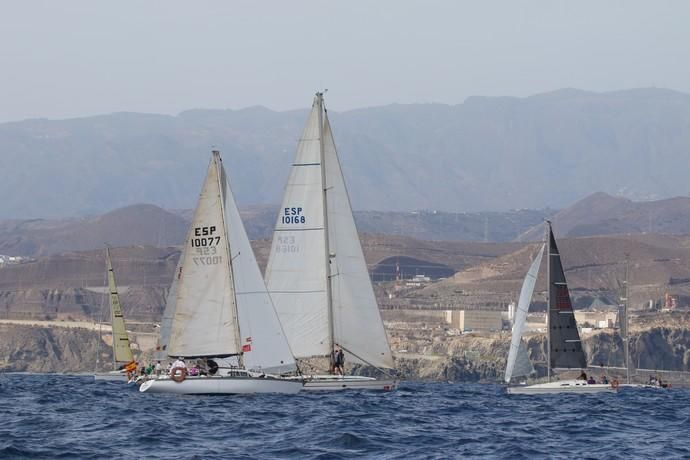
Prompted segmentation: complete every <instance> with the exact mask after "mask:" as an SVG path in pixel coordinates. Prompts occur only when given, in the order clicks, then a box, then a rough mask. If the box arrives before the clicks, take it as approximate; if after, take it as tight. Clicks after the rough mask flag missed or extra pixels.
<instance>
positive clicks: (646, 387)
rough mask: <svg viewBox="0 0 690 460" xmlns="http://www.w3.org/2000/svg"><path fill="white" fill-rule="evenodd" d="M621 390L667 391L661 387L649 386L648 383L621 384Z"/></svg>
mask: <svg viewBox="0 0 690 460" xmlns="http://www.w3.org/2000/svg"><path fill="white" fill-rule="evenodd" d="M619 388H621V389H623V388H631V389H636V390H665V389H666V388H665V387H660V386H659V385H649V384H646V383H621V384H620V385H619Z"/></svg>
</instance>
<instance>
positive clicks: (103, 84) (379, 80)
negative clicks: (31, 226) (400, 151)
mask: <svg viewBox="0 0 690 460" xmlns="http://www.w3.org/2000/svg"><path fill="white" fill-rule="evenodd" d="M646 86H658V87H666V88H671V89H676V90H680V91H684V92H690V2H688V1H684V0H682V1H680V0H679V1H630V0H625V1H600V0H597V1H569V2H560V1H553V0H545V1H509V0H506V1H503V2H492V1H484V0H482V1H472V2H469V1H468V2H465V1H456V0H447V1H445V0H444V1H440V0H439V1H430V0H424V1H422V0H420V1H402V0H368V1H358V0H348V1H327V0H320V1H300V0H277V1H260V0H255V1H227V0H223V1H199V0H196V1H189V0H186V1H171V0H164V1H148V0H147V1H141V0H140V1H122V0H119V1H110V2H106V1H94V0H86V1H81V0H79V1H77V0H74V1H70V0H65V1H55V0H47V1H32V0H21V1H9V0H8V1H3V2H2V3H0V122H2V121H10V120H19V119H24V118H33V117H48V118H65V117H75V116H84V115H92V114H97V113H107V112H113V111H139V112H158V113H171V114H174V113H177V112H179V111H182V110H186V109H191V108H242V107H247V106H252V105H264V106H267V107H269V108H272V109H277V110H284V109H292V108H303V107H307V106H308V105H309V104H310V103H311V96H312V94H313V92H314V91H315V90H316V89H318V88H329V90H330V91H329V94H328V103H329V106H330V107H331V108H332V109H334V110H345V109H351V108H357V107H366V106H374V105H383V104H389V103H393V102H399V103H412V102H443V103H450V104H456V103H460V102H462V101H463V100H464V99H465V98H466V97H468V96H472V95H487V96H501V95H511V96H527V95H531V94H534V93H539V92H545V91H551V90H554V89H558V88H563V87H575V88H581V89H586V90H594V91H606V90H616V89H626V88H632V87H646Z"/></svg>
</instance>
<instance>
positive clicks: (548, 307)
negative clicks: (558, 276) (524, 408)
mask: <svg viewBox="0 0 690 460" xmlns="http://www.w3.org/2000/svg"><path fill="white" fill-rule="evenodd" d="M545 244H546V378H547V382H550V381H551V321H550V320H549V317H550V316H551V221H550V220H547V221H546V241H545Z"/></svg>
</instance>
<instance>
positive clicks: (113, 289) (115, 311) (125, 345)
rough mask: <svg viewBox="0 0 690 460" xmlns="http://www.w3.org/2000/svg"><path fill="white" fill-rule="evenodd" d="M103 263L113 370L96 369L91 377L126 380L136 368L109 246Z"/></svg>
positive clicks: (97, 359) (97, 360) (95, 378)
mask: <svg viewBox="0 0 690 460" xmlns="http://www.w3.org/2000/svg"><path fill="white" fill-rule="evenodd" d="M105 265H106V271H107V274H108V293H109V295H108V298H109V300H110V317H111V325H112V336H113V370H112V371H110V372H98V371H96V372H95V373H94V376H93V377H94V380H112V381H118V382H127V381H128V380H129V376H128V373H131V372H134V371H135V370H136V368H137V363H136V362H135V361H134V356H132V348H131V347H130V343H129V336H128V335H127V330H126V329H125V319H124V316H123V315H122V307H121V306H120V296H119V294H118V292H117V285H116V284H115V272H114V271H113V264H112V260H111V259H110V248H108V247H106V248H105ZM99 340H100V337H99ZM99 350H100V341H99ZM99 359H100V356H99V357H98V358H96V365H97V366H98V362H99Z"/></svg>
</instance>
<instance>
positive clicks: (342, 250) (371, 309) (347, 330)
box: [323, 114, 394, 368]
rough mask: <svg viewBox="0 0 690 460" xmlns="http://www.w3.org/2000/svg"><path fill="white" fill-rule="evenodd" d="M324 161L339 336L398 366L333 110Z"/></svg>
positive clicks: (375, 359)
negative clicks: (366, 254)
mask: <svg viewBox="0 0 690 460" xmlns="http://www.w3.org/2000/svg"><path fill="white" fill-rule="evenodd" d="M323 137H324V142H323V145H324V161H325V168H326V185H327V192H326V199H327V205H328V206H327V209H328V233H329V235H328V241H329V246H330V258H331V280H332V282H331V292H332V299H333V339H334V341H335V343H336V344H337V345H339V346H341V347H342V348H343V349H344V350H345V351H346V352H348V360H349V361H356V360H355V359H354V358H358V359H359V360H361V361H363V362H365V363H367V364H371V365H373V366H377V367H384V368H392V367H394V363H393V356H392V354H391V349H390V346H389V344H388V338H387V337H386V331H385V330H384V328H383V321H382V320H381V313H380V312H379V308H378V304H377V303H376V297H375V295H374V289H373V287H372V285H371V280H370V278H369V272H368V270H367V265H366V261H365V260H364V253H363V252H362V245H361V243H360V241H359V235H358V234H357V227H356V225H355V220H354V217H353V215H352V207H351V205H350V198H349V196H348V193H347V188H346V187H345V180H344V178H343V173H342V170H341V167H340V160H339V159H338V154H337V151H336V147H335V142H334V140H333V133H332V131H331V125H330V123H329V121H328V115H327V114H326V116H325V117H324V128H323Z"/></svg>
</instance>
